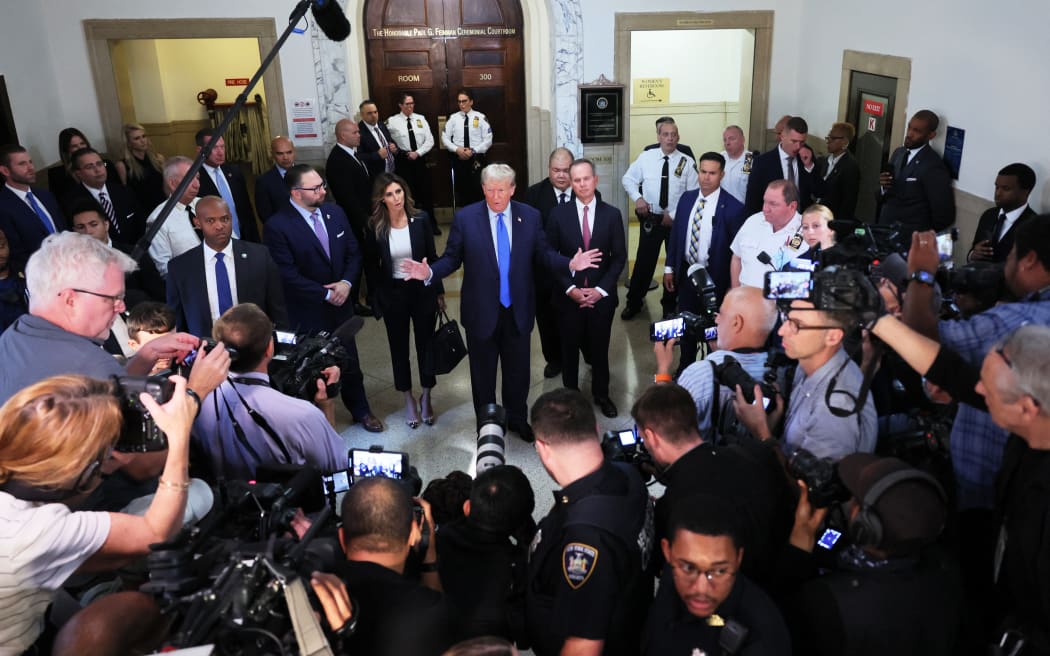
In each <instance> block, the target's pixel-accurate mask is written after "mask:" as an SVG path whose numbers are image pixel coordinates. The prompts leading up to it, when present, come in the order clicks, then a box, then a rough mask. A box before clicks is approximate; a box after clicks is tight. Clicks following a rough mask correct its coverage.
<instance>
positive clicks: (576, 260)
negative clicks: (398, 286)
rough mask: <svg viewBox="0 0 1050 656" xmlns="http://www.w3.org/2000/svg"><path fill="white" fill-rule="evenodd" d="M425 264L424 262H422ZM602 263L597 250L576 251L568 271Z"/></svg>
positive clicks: (600, 255) (578, 249) (591, 267)
mask: <svg viewBox="0 0 1050 656" xmlns="http://www.w3.org/2000/svg"><path fill="white" fill-rule="evenodd" d="M423 261H424V262H426V260H423ZM601 261H602V252H601V250H600V249H598V248H592V249H591V250H589V251H584V250H583V249H582V248H577V249H576V255H573V256H572V259H571V260H569V269H571V270H572V272H573V273H575V272H577V271H583V270H584V269H594V268H597V267H598V263H599V262H601Z"/></svg>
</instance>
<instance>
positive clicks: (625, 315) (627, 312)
mask: <svg viewBox="0 0 1050 656" xmlns="http://www.w3.org/2000/svg"><path fill="white" fill-rule="evenodd" d="M641 311H642V308H636V307H631V306H629V305H628V306H627V307H625V308H624V309H623V312H621V313H620V318H621V319H623V320H624V321H630V320H631V319H633V318H635V317H637V316H638V313H639V312H641Z"/></svg>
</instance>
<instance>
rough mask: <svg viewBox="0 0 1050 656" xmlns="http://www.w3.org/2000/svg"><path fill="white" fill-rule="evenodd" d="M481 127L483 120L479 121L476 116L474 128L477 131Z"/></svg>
mask: <svg viewBox="0 0 1050 656" xmlns="http://www.w3.org/2000/svg"><path fill="white" fill-rule="evenodd" d="M479 125H481V119H479V118H478V117H477V116H475V117H474V128H475V129H476V128H477V127H478V126H479Z"/></svg>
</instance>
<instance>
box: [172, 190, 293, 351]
mask: <svg viewBox="0 0 1050 656" xmlns="http://www.w3.org/2000/svg"><path fill="white" fill-rule="evenodd" d="M194 222H195V223H196V224H197V226H198V227H199V228H200V231H201V235H202V236H203V238H204V243H203V244H201V245H200V246H198V247H196V248H193V249H191V250H188V251H186V252H185V253H183V254H182V255H179V256H178V257H175V258H173V259H172V260H171V261H169V262H168V278H167V287H168V294H167V297H168V305H169V306H170V307H171V309H173V310H174V311H175V327H176V329H177V330H179V331H181V332H188V333H191V334H193V335H197V336H199V337H208V336H210V335H211V326H212V322H213V321H215V320H216V319H218V318H219V317H220V316H222V314H223V313H224V312H226V310H229V309H230V308H231V307H233V306H234V305H237V304H239V303H254V304H256V305H258V306H259V307H260V308H262V311H263V312H265V313H266V316H268V317H269V318H270V321H271V322H273V323H274V324H275V325H276V326H278V327H279V328H283V327H284V326H286V325H287V323H288V315H287V313H286V312H285V308H284V290H283V289H282V288H281V274H280V273H279V272H278V271H277V265H276V264H275V263H274V261H273V258H271V257H270V252H269V251H268V250H266V247H265V246H263V245H262V244H252V243H250V242H246V241H243V240H241V239H233V227H232V224H233V219H232V217H230V210H229V208H228V207H226V201H224V200H223V199H222V198H219V197H218V196H205V197H204V198H202V199H200V200H199V201H197V216H196V217H195V218H194Z"/></svg>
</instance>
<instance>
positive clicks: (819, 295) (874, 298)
mask: <svg viewBox="0 0 1050 656" xmlns="http://www.w3.org/2000/svg"><path fill="white" fill-rule="evenodd" d="M763 292H764V295H765V297H766V298H768V299H772V300H775V301H776V302H777V303H778V304H781V305H789V304H790V303H791V301H794V300H802V301H809V302H811V303H813V305H814V306H815V308H816V309H817V310H823V311H828V312H851V313H853V314H854V315H855V316H856V317H857V318H858V319H859V320H860V321H861V322H862V323H864V322H866V321H868V320H872V321H873V320H874V318H875V317H877V316H878V314H879V311H880V310H881V308H882V297H881V296H879V292H878V290H877V289H876V288H875V285H873V284H872V282H871V279H870V278H869V277H868V274H867V273H866V272H862V271H857V270H855V269H851V268H847V267H843V266H829V267H826V268H823V269H821V270H819V271H767V272H766V278H765V285H764V288H763Z"/></svg>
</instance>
